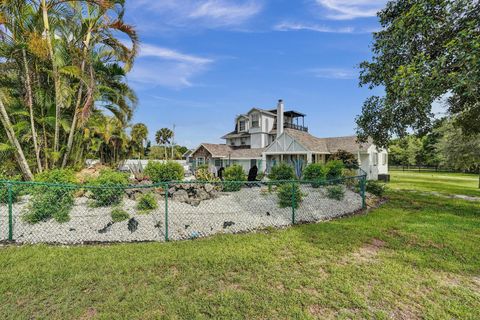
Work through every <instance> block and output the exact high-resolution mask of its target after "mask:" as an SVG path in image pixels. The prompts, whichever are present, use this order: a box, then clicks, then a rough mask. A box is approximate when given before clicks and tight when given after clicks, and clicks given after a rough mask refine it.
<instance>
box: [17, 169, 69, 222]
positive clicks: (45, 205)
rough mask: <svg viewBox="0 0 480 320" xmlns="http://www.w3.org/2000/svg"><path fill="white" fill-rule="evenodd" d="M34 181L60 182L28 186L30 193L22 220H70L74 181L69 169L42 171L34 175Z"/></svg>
mask: <svg viewBox="0 0 480 320" xmlns="http://www.w3.org/2000/svg"><path fill="white" fill-rule="evenodd" d="M35 181H37V182H44V183H53V184H60V185H59V186H44V185H38V186H33V187H29V188H28V189H29V190H28V193H30V194H32V201H31V203H30V206H29V209H28V212H27V213H26V214H25V215H24V217H23V218H24V220H25V221H27V222H30V223H38V222H40V221H46V220H48V219H50V218H54V219H55V220H56V221H57V222H67V221H69V220H70V210H71V209H72V207H73V204H74V196H73V194H74V192H75V191H76V189H75V188H72V187H71V184H73V183H75V182H76V181H75V177H74V173H73V171H71V170H60V169H55V170H50V171H44V172H42V173H40V174H38V175H37V176H35Z"/></svg>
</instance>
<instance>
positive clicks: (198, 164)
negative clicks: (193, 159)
mask: <svg viewBox="0 0 480 320" xmlns="http://www.w3.org/2000/svg"><path fill="white" fill-rule="evenodd" d="M202 164H205V158H203V157H199V158H197V167H198V166H201V165H202Z"/></svg>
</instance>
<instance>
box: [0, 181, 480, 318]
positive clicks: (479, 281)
mask: <svg viewBox="0 0 480 320" xmlns="http://www.w3.org/2000/svg"><path fill="white" fill-rule="evenodd" d="M396 178H397V175H396V174H395V175H394V177H393V179H394V182H393V183H392V186H394V187H396V188H397V187H400V184H401V182H396V181H395V179H396ZM424 179H425V178H424V177H423V176H422V179H421V180H420V181H422V182H421V183H419V185H418V188H420V189H423V188H424V182H423V181H424ZM439 179H440V178H434V179H433V180H434V181H438V180H439ZM442 179H443V178H442ZM449 180H450V179H449ZM466 184H468V182H467V183H466ZM405 186H408V187H409V188H412V187H413V188H416V187H417V186H416V185H415V184H414V182H409V183H408V185H407V184H406V185H405ZM456 188H457V189H458V190H459V193H460V194H466V192H463V191H462V192H461V189H460V187H459V186H457V187H456ZM457 189H456V190H457ZM447 190H451V185H450V184H448V185H446V186H444V190H443V192H447ZM439 191H440V190H439ZM472 191H473V190H472ZM389 197H390V201H389V202H388V203H387V204H385V205H384V206H382V207H381V208H379V209H376V210H374V211H371V212H370V213H369V214H368V215H363V216H356V217H353V218H346V219H341V220H337V221H332V222H327V223H320V224H313V225H301V226H296V227H293V228H289V229H285V230H270V231H268V232H264V233H259V234H246V235H225V236H217V237H213V238H211V239H204V240H195V241H187V242H177V243H167V244H161V243H145V244H122V245H111V246H86V247H51V246H25V247H12V246H10V247H3V248H0V270H1V272H0V306H1V307H0V318H1V319H31V318H45V319H46V318H48V319H55V318H57V319H59V318H62V319H75V318H76V319H94V318H100V319H113V318H115V319H158V318H164V319H202V318H217V319H218V318H223V319H292V318H293V319H315V318H319V319H325V318H326V319H328V318H340V319H350V318H353V319H364V318H372V319H389V318H394V319H415V318H426V319H452V318H454V319H478V310H480V203H479V202H473V201H465V200H457V199H448V198H445V197H438V196H435V195H428V194H415V193H412V192H401V191H391V192H389Z"/></svg>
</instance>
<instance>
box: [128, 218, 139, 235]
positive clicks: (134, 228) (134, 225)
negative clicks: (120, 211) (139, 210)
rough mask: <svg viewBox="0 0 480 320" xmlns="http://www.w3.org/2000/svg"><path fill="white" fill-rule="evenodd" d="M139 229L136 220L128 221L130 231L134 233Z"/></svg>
mask: <svg viewBox="0 0 480 320" xmlns="http://www.w3.org/2000/svg"><path fill="white" fill-rule="evenodd" d="M137 229H138V221H137V220H136V219H135V218H131V219H130V220H128V230H129V231H130V232H131V233H134V232H135V231H137Z"/></svg>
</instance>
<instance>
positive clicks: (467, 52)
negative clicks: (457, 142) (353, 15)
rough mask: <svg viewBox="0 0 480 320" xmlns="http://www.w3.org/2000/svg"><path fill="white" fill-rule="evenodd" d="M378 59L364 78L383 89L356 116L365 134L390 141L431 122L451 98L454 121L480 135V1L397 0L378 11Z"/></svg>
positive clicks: (364, 72) (375, 52)
mask: <svg viewBox="0 0 480 320" xmlns="http://www.w3.org/2000/svg"><path fill="white" fill-rule="evenodd" d="M378 16H379V20H380V24H381V27H382V29H381V31H379V32H376V33H374V42H373V49H372V50H373V58H372V60H371V61H364V62H362V63H361V65H360V67H361V73H360V84H361V85H362V86H368V87H369V88H371V89H373V88H375V87H379V88H380V89H382V88H383V89H384V90H385V95H383V96H378V95H373V96H371V97H369V98H368V99H367V100H366V101H365V103H364V105H363V109H362V114H361V115H360V116H359V117H358V118H357V121H356V122H357V133H358V136H359V138H360V139H361V140H366V139H367V138H368V137H372V138H373V140H374V142H375V143H376V144H378V145H379V146H382V147H386V146H388V143H389V141H390V139H391V138H392V137H402V136H405V135H406V134H407V132H409V131H410V130H412V131H413V132H415V133H420V134H423V133H425V132H428V131H430V129H431V127H432V119H433V113H432V103H434V102H435V101H438V99H441V98H445V97H446V98H447V101H446V102H447V103H446V104H447V108H448V113H449V114H450V115H451V117H452V119H453V123H454V125H455V126H457V127H458V128H461V130H462V132H463V133H464V134H466V135H472V134H477V133H480V86H479V83H480V63H479V61H480V2H479V1H478V0H439V1H431V0H395V1H390V2H389V3H388V4H387V6H386V8H385V9H383V10H382V11H380V12H379V14H378Z"/></svg>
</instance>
